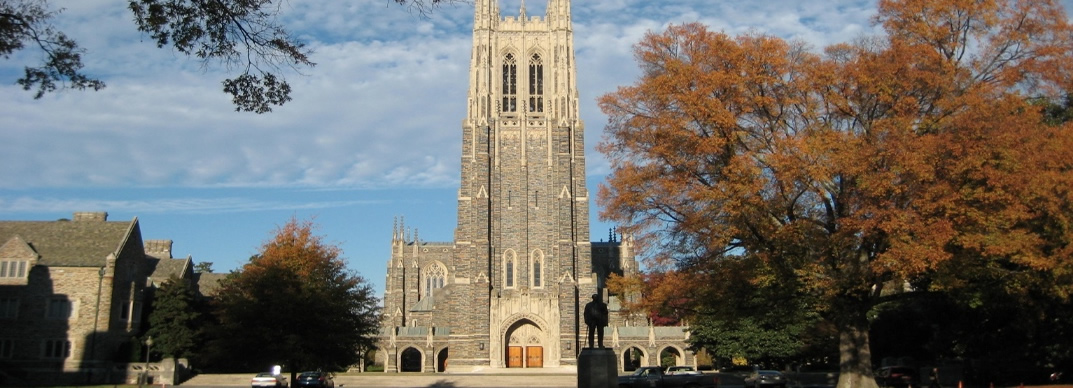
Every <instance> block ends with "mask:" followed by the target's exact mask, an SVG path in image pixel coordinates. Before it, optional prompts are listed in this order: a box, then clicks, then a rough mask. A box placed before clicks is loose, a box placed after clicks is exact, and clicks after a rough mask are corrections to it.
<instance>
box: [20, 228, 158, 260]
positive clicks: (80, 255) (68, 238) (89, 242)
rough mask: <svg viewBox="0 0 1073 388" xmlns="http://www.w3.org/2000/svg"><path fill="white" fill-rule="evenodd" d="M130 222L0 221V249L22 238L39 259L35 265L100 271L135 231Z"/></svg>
mask: <svg viewBox="0 0 1073 388" xmlns="http://www.w3.org/2000/svg"><path fill="white" fill-rule="evenodd" d="M137 224H138V219H137V218H134V219H133V220H131V221H96V220H92V221H67V220H60V221H0V245H3V244H4V243H6V242H7V241H10V240H11V239H13V238H15V237H16V236H17V237H20V238H22V240H23V241H25V242H26V243H27V244H29V246H30V247H31V248H33V250H34V251H36V252H37V253H38V254H39V255H41V259H40V261H38V262H37V264H38V265H44V266H55V267H101V266H104V265H105V259H106V258H107V257H108V255H109V254H112V253H115V254H117V255H118V253H119V252H120V251H121V245H123V244H124V242H125V241H126V240H127V238H128V236H129V235H130V233H131V232H132V231H133V230H134V228H136V227H137Z"/></svg>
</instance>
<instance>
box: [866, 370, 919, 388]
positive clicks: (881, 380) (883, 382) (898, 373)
mask: <svg viewBox="0 0 1073 388" xmlns="http://www.w3.org/2000/svg"><path fill="white" fill-rule="evenodd" d="M916 382H917V371H916V369H914V368H912V367H908V366H885V367H882V368H879V370H876V384H879V386H880V387H899V388H901V387H912V386H914V385H916V384H915V383H916Z"/></svg>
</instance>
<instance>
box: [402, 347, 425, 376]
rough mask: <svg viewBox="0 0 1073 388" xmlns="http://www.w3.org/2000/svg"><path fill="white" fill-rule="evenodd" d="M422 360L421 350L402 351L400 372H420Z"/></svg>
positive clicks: (407, 349)
mask: <svg viewBox="0 0 1073 388" xmlns="http://www.w3.org/2000/svg"><path fill="white" fill-rule="evenodd" d="M421 358H422V355H421V351H420V350H417V349H414V348H406V350H403V351H402V357H400V360H399V372H420V371H421Z"/></svg>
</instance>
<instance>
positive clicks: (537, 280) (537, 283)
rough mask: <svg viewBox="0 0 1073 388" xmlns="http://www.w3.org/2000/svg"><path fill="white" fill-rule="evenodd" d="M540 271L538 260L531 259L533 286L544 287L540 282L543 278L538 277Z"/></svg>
mask: <svg viewBox="0 0 1073 388" xmlns="http://www.w3.org/2000/svg"><path fill="white" fill-rule="evenodd" d="M541 271H542V268H540V260H534V261H533V288H540V287H544V284H543V283H541V282H542V281H543V280H542V279H541V278H540V277H541Z"/></svg>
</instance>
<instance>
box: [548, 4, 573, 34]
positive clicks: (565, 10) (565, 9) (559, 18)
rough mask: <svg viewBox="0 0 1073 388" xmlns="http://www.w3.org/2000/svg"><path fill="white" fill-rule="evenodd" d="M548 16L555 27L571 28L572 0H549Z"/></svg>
mask: <svg viewBox="0 0 1073 388" xmlns="http://www.w3.org/2000/svg"><path fill="white" fill-rule="evenodd" d="M547 18H548V22H549V23H550V24H551V27H552V28H553V29H565V30H570V29H571V28H570V0H548V11H547Z"/></svg>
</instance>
